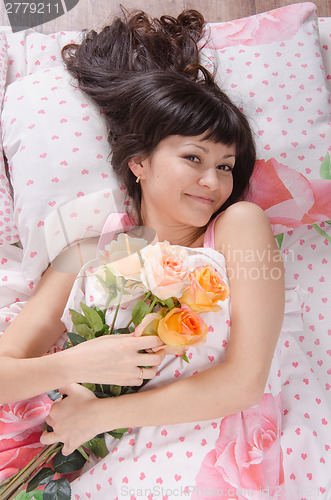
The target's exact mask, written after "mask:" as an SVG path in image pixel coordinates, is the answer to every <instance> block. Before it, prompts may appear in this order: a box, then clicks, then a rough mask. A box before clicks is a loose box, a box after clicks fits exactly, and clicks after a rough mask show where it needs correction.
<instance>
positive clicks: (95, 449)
mask: <svg viewBox="0 0 331 500" xmlns="http://www.w3.org/2000/svg"><path fill="white" fill-rule="evenodd" d="M83 446H85V448H88V449H89V450H91V451H92V453H94V455H95V456H96V457H99V458H105V456H107V455H108V453H109V451H108V449H107V447H106V443H105V438H104V437H95V438H93V439H90V441H87V443H84V444H83Z"/></svg>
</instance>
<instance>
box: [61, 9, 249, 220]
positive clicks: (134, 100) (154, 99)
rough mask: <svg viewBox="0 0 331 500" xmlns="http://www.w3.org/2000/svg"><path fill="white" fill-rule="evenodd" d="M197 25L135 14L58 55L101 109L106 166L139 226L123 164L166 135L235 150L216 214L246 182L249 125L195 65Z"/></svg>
mask: <svg viewBox="0 0 331 500" xmlns="http://www.w3.org/2000/svg"><path fill="white" fill-rule="evenodd" d="M203 27H204V20H203V17H202V15H201V14H199V13H198V12H197V11H186V12H183V13H182V14H181V15H180V16H179V17H178V18H177V19H174V18H172V17H169V16H163V17H161V19H160V20H157V19H156V20H155V19H154V20H149V18H148V17H147V15H146V14H145V13H143V12H136V13H134V14H133V15H131V16H130V17H124V19H115V21H114V22H113V23H112V24H111V25H110V26H107V27H106V28H104V29H103V30H102V32H101V33H99V34H97V33H95V32H94V31H92V32H90V33H88V34H87V35H86V37H85V40H84V41H83V43H82V44H81V45H73V44H71V45H68V46H66V47H64V48H63V50H62V54H63V58H64V61H65V63H66V65H67V68H68V70H69V71H70V72H71V73H72V74H73V75H74V76H75V77H76V79H77V80H78V85H79V87H80V89H81V90H83V91H84V92H86V94H88V95H89V97H90V98H92V100H94V102H95V103H96V104H97V105H98V106H99V107H100V108H101V109H102V111H103V115H104V117H105V120H106V124H107V128H108V140H109V143H110V145H111V149H112V165H113V168H114V170H115V172H116V173H117V174H118V176H119V177H120V179H121V180H122V182H123V183H124V184H125V185H126V188H127V192H128V195H129V197H130V198H131V199H132V200H133V202H134V206H135V209H136V212H137V217H138V219H139V223H140V224H141V223H142V220H141V215H140V208H141V189H140V185H137V183H136V182H135V181H136V178H135V176H134V175H133V173H132V172H131V170H130V169H129V167H128V161H129V160H130V159H131V158H133V157H135V156H140V157H142V158H145V157H148V156H149V155H150V154H151V153H152V152H153V150H154V149H155V147H156V146H157V145H158V144H159V143H160V141H162V140H163V139H165V138H166V137H168V136H170V135H181V136H197V135H202V134H204V138H205V139H210V140H213V141H215V142H220V143H222V144H225V145H227V146H230V145H234V146H235V148H236V164H235V168H234V169H233V191H232V193H231V196H230V197H229V199H228V200H227V201H226V203H225V204H224V205H223V206H222V207H221V209H220V211H221V210H224V209H225V208H226V207H228V206H229V205H231V204H232V203H234V202H235V201H238V200H239V199H241V198H242V196H243V195H244V193H245V191H246V189H247V187H248V185H249V178H250V176H251V174H252V171H253V167H254V163H255V145H254V140H253V137H252V133H251V130H250V126H249V123H248V120H247V119H246V117H245V116H244V114H243V113H242V112H241V111H240V110H239V109H238V108H237V107H236V106H235V105H234V104H233V103H232V102H231V101H230V99H229V98H228V97H227V96H226V94H225V93H224V92H222V91H221V90H220V88H219V87H218V86H217V84H216V83H215V81H214V78H213V76H212V75H211V74H210V73H209V72H208V71H207V69H206V68H204V67H203V66H201V65H200V64H199V48H198V43H199V41H200V40H201V39H202V37H203V34H204V31H203ZM214 215H216V214H214Z"/></svg>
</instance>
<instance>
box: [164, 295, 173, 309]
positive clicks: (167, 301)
mask: <svg viewBox="0 0 331 500" xmlns="http://www.w3.org/2000/svg"><path fill="white" fill-rule="evenodd" d="M164 304H165V305H166V306H167V307H169V309H173V308H174V307H175V302H174V299H173V298H172V297H170V298H169V299H166V300H165V301H164Z"/></svg>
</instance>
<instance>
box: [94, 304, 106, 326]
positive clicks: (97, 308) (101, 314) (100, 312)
mask: <svg viewBox="0 0 331 500" xmlns="http://www.w3.org/2000/svg"><path fill="white" fill-rule="evenodd" d="M94 310H95V311H96V312H97V313H98V314H99V316H100V318H101V321H102V323H106V318H105V315H104V312H103V311H102V310H101V309H100V307H99V306H95V308H94Z"/></svg>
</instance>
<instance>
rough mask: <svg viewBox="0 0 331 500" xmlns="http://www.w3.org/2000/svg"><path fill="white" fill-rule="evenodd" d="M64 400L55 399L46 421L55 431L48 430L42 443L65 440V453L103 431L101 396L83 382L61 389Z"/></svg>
mask: <svg viewBox="0 0 331 500" xmlns="http://www.w3.org/2000/svg"><path fill="white" fill-rule="evenodd" d="M60 393H61V394H66V395H67V397H66V398H64V399H57V400H56V401H54V403H53V405H52V408H51V411H50V412H49V415H48V417H47V418H46V422H47V424H48V425H50V426H51V427H52V428H53V432H44V433H43V434H42V436H41V438H40V441H41V443H42V444H45V445H48V444H53V443H58V442H60V443H63V444H64V446H63V448H62V454H63V455H70V453H72V452H73V451H75V450H76V449H77V448H79V446H81V445H82V444H83V443H86V441H89V440H90V439H93V438H94V437H95V436H96V435H97V434H99V433H100V432H102V431H103V429H98V423H97V422H98V416H99V412H98V402H99V401H100V400H98V398H96V396H95V395H94V394H93V392H91V391H90V390H88V389H86V388H85V387H83V386H81V385H79V384H70V385H68V386H66V387H63V388H62V389H60Z"/></svg>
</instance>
